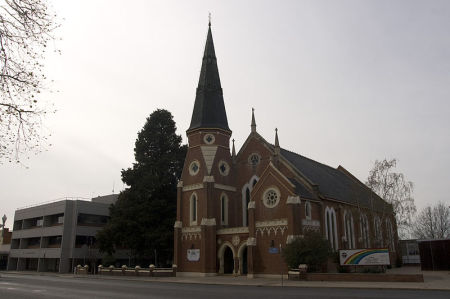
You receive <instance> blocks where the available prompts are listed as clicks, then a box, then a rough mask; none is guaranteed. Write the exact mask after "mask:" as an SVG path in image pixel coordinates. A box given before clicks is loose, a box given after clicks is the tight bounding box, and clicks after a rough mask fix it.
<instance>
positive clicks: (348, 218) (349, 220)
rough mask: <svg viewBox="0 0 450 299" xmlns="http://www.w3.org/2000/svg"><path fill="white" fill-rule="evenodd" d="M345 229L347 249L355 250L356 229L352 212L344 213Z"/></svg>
mask: <svg viewBox="0 0 450 299" xmlns="http://www.w3.org/2000/svg"><path fill="white" fill-rule="evenodd" d="M344 228H345V239H346V241H347V248H348V249H353V248H355V229H354V226H353V216H352V213H351V212H350V211H345V213H344Z"/></svg>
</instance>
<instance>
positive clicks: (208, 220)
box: [200, 218, 216, 226]
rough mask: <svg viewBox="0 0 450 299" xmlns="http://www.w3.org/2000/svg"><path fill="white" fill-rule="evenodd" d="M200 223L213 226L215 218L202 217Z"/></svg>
mask: <svg viewBox="0 0 450 299" xmlns="http://www.w3.org/2000/svg"><path fill="white" fill-rule="evenodd" d="M200 225H206V226H215V225H216V218H202V222H201V224H200Z"/></svg>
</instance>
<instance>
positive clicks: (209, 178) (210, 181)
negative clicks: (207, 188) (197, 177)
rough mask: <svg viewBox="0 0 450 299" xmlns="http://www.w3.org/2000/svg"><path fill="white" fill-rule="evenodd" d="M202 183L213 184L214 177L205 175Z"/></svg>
mask: <svg viewBox="0 0 450 299" xmlns="http://www.w3.org/2000/svg"><path fill="white" fill-rule="evenodd" d="M203 183H214V176H212V175H210V176H207V175H205V176H204V177H203Z"/></svg>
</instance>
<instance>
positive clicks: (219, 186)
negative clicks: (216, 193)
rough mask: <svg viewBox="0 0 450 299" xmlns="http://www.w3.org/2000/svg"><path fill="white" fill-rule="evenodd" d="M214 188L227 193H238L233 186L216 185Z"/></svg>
mask: <svg viewBox="0 0 450 299" xmlns="http://www.w3.org/2000/svg"><path fill="white" fill-rule="evenodd" d="M214 188H217V189H220V190H225V191H233V192H234V191H236V188H235V187H233V186H228V185H222V184H214Z"/></svg>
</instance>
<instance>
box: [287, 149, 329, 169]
mask: <svg viewBox="0 0 450 299" xmlns="http://www.w3.org/2000/svg"><path fill="white" fill-rule="evenodd" d="M281 149H282V150H284V151H287V152H289V153H291V154H294V155H297V156H299V157H302V158H305V159H308V160H309V161H312V162H314V163H317V164H320V165H323V166H325V167H328V168H330V169H333V170H338V169H337V168H334V167H332V166H330V165H327V164H324V163H320V162H317V161H316V160H313V159H311V158H308V157H306V156H303V155H300V154H298V153H296V152H293V151H291V150H288V149H285V148H281Z"/></svg>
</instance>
